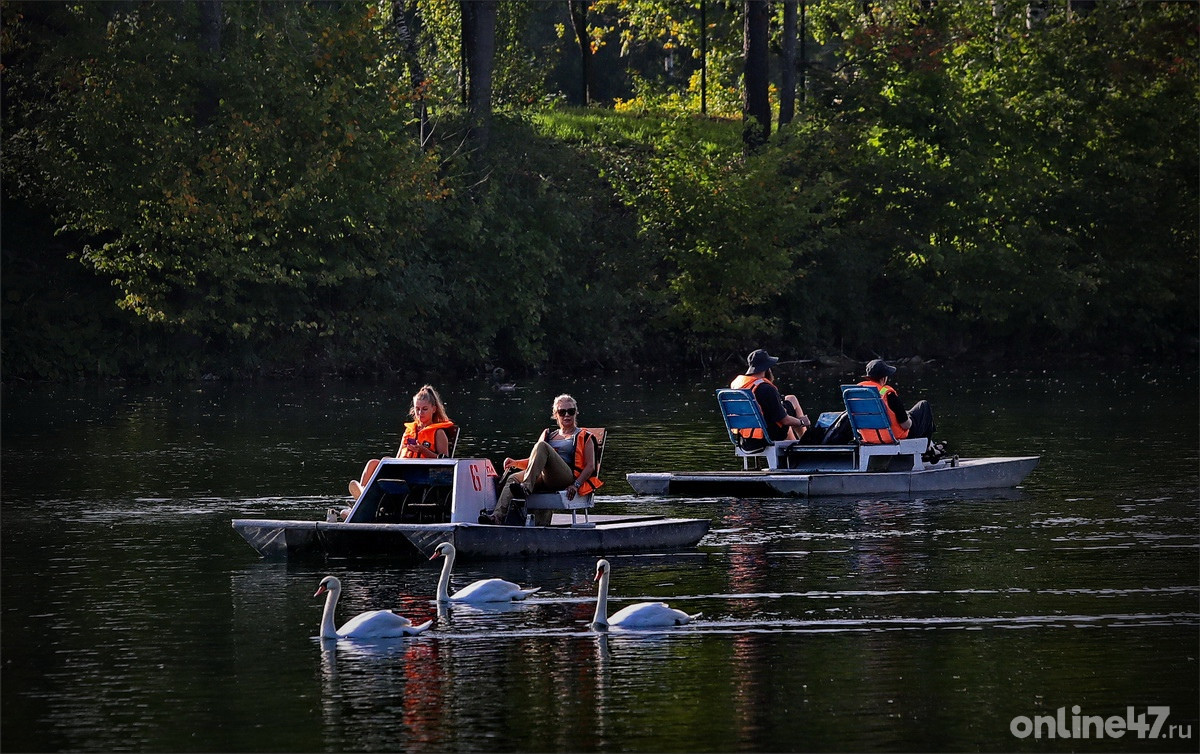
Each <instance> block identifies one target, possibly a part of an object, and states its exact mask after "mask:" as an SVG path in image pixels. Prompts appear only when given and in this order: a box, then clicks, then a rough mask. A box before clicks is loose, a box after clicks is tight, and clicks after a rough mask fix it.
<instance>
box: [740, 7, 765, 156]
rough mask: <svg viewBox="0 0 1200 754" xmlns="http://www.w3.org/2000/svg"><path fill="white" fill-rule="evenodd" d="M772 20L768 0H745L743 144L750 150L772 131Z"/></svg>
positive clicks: (744, 147) (758, 145)
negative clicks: (769, 49)
mask: <svg viewBox="0 0 1200 754" xmlns="http://www.w3.org/2000/svg"><path fill="white" fill-rule="evenodd" d="M770 23H771V16H770V6H769V5H768V0H745V20H744V25H743V32H742V44H743V47H742V52H743V56H744V65H745V75H744V77H745V83H744V90H743V93H742V146H743V150H744V151H745V152H747V153H749V152H753V151H755V150H757V149H758V148H759V147H761V146H762V145H763V144H766V143H767V138H768V137H770V135H771V99H770V94H769V91H770V79H769V72H768V66H767V36H768V31H769V30H770Z"/></svg>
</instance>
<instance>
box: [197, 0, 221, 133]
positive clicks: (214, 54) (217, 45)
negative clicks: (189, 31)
mask: <svg viewBox="0 0 1200 754" xmlns="http://www.w3.org/2000/svg"><path fill="white" fill-rule="evenodd" d="M221 1H222V0H199V2H198V5H199V10H200V51H201V52H202V53H203V54H204V55H205V57H206V58H207V60H206V61H205V63H206V70H205V73H204V80H203V82H202V83H201V85H200V101H199V102H197V103H196V121H197V123H199V125H201V126H205V125H208V124H209V123H211V122H212V119H213V118H214V117H215V116H216V114H217V105H218V103H219V102H220V101H221V93H220V91H218V90H217V83H216V81H217V71H216V66H217V64H218V62H219V61H220V59H221V26H222V25H223V14H222V12H221Z"/></svg>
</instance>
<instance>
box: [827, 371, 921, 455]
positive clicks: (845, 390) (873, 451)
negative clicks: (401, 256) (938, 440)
mask: <svg viewBox="0 0 1200 754" xmlns="http://www.w3.org/2000/svg"><path fill="white" fill-rule="evenodd" d="M842 402H843V403H845V404H846V415H847V417H848V418H849V420H850V426H851V427H853V428H854V435H855V437H856V438H857V439H858V440H859V463H858V467H859V470H860V471H910V470H913V469H917V470H919V469H922V468H924V462H923V461H922V460H921V456H922V454H924V453H925V451H927V450H928V449H929V438H927V437H913V438H905V439H903V440H901V439H899V438H897V437H896V435H895V433H894V432H893V431H892V421H891V418H890V417H889V416H888V412H887V407H886V406H884V405H883V397H882V396H881V395H880V394H879V390H877V389H876V388H873V387H868V386H865V385H842ZM864 431H868V432H871V433H872V435H873V436H878V437H880V438H881V439H883V440H884V441H883V442H878V443H865V442H862V437H863V432H864Z"/></svg>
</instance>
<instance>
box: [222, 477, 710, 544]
mask: <svg viewBox="0 0 1200 754" xmlns="http://www.w3.org/2000/svg"><path fill="white" fill-rule="evenodd" d="M494 479H495V471H494V469H493V468H492V465H491V463H490V462H489V461H487V460H486V459H479V458H441V459H392V458H389V459H384V460H383V461H382V462H381V463H380V464H379V467H378V468H377V469H376V470H375V473H374V474H373V476H372V477H371V479H370V481H369V482H368V483H367V487H366V488H365V489H364V490H363V494H362V495H361V496H360V497H359V499H358V501H357V502H356V503H355V504H354V506H353V507H352V508H351V509H350V513H349V515H348V516H347V517H346V520H345V522H328V521H325V520H320V521H287V520H272V519H244V518H243V519H234V520H233V528H234V529H235V530H236V531H237V532H238V533H239V534H241V535H242V536H243V537H244V538H245V539H246V541H247V542H249V543H250V545H251V546H252V547H254V549H255V550H257V551H258V552H259V553H260V554H262V555H264V556H267V557H277V558H297V557H305V556H315V557H349V558H372V557H374V558H388V559H394V560H402V561H409V562H418V561H423V560H428V559H429V557H430V556H431V555H432V554H433V551H434V548H435V547H436V546H437V545H438V544H440V543H441V542H451V543H452V544H453V545H454V547H455V549H456V550H457V551H458V554H459V556H460V557H462V558H464V559H471V558H488V557H513V556H543V555H601V554H612V553H630V552H646V551H670V550H675V549H678V548H682V547H691V546H694V545H695V544H696V543H697V542H699V541H700V538H701V537H703V536H704V535H705V533H707V531H708V526H709V522H708V520H707V519H696V518H671V517H666V516H656V515H596V514H591V513H590V509H591V508H592V506H593V505H594V500H593V496H592V495H585V496H576V497H575V498H574V499H572V500H569V501H568V500H567V499H566V496H565V494H562V493H537V494H534V495H530V496H529V498H528V499H527V500H526V507H527V508H528V509H542V510H546V509H550V510H554V511H562V512H561V513H557V512H556V513H555V514H554V515H553V520H552V521H551V523H550V525H549V526H532V525H527V526H496V525H491V524H480V523H478V521H479V514H480V512H481V511H483V510H490V509H492V508H494V507H495V504H496V489H495V482H494ZM580 514H582V520H580V518H581V516H580Z"/></svg>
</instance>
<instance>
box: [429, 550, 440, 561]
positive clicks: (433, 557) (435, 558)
mask: <svg viewBox="0 0 1200 754" xmlns="http://www.w3.org/2000/svg"><path fill="white" fill-rule="evenodd" d="M440 557H442V551H441V550H435V551H434V553H433V554H432V555H430V556H429V559H430V560H437V559H438V558H440Z"/></svg>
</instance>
